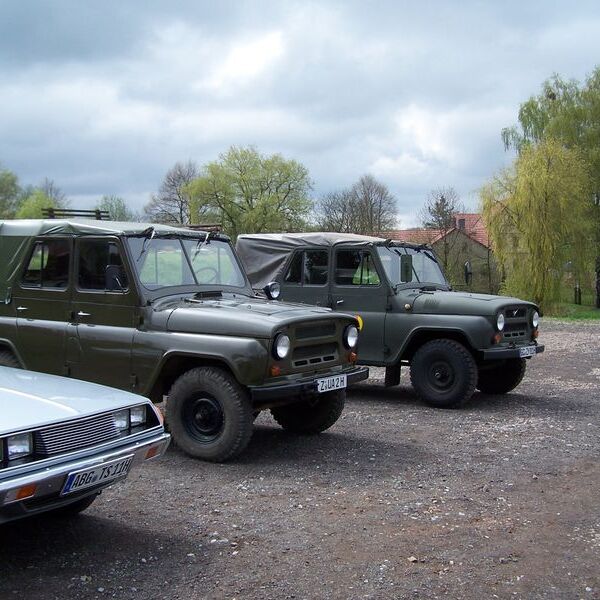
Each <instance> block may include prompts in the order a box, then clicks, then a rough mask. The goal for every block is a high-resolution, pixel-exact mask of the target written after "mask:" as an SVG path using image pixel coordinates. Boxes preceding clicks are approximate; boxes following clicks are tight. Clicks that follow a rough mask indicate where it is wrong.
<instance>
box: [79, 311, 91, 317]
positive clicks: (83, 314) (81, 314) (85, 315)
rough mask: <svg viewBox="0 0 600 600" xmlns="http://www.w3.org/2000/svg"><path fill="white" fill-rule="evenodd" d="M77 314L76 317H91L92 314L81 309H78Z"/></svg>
mask: <svg viewBox="0 0 600 600" xmlns="http://www.w3.org/2000/svg"><path fill="white" fill-rule="evenodd" d="M77 316H78V317H91V316H92V315H91V314H90V313H86V312H83V311H82V310H80V311H79V312H78V313H77Z"/></svg>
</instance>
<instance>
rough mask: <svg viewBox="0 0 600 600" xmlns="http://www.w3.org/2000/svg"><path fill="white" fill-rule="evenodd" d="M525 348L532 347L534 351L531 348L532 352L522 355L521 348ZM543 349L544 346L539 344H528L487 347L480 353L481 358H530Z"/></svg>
mask: <svg viewBox="0 0 600 600" xmlns="http://www.w3.org/2000/svg"><path fill="white" fill-rule="evenodd" d="M525 348H533V349H535V352H534V351H533V350H532V351H531V352H532V354H528V355H527V356H523V354H522V350H524V349H525ZM543 351H544V346H543V345H541V344H529V345H526V346H515V347H512V348H506V347H505V348H502V347H499V348H488V349H487V350H481V355H482V358H483V360H505V359H507V358H531V357H532V356H535V355H536V354H540V352H543Z"/></svg>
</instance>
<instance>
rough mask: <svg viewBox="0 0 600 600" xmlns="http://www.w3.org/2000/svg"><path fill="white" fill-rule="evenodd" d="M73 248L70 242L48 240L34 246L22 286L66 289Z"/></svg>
mask: <svg viewBox="0 0 600 600" xmlns="http://www.w3.org/2000/svg"><path fill="white" fill-rule="evenodd" d="M70 258H71V248H70V244H69V241H68V240H61V239H58V240H47V241H39V242H36V243H35V245H34V246H33V251H32V253H31V258H30V259H29V263H28V265H27V270H26V271H25V275H24V276H23V280H22V284H23V286H26V287H38V288H66V287H67V285H68V282H69V260H70Z"/></svg>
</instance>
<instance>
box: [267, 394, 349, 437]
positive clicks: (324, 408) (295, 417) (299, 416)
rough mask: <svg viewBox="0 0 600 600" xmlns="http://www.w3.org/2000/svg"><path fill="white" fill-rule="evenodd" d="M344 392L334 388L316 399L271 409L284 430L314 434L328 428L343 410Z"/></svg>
mask: <svg viewBox="0 0 600 600" xmlns="http://www.w3.org/2000/svg"><path fill="white" fill-rule="evenodd" d="M345 402H346V392H345V391H344V390H336V391H334V392H327V393H325V394H320V395H319V397H318V398H317V401H316V402H315V403H314V404H313V403H311V402H297V403H295V404H289V405H287V406H279V407H277V408H272V409H271V414H272V415H273V418H274V419H275V421H277V423H279V425H281V427H283V428H284V429H285V430H286V431H291V432H293V433H303V434H306V435H314V434H316V433H321V432H323V431H325V430H326V429H329V428H330V427H331V426H332V425H333V424H334V423H335V422H336V421H337V420H338V419H339V418H340V415H341V414H342V411H343V410H344V404H345Z"/></svg>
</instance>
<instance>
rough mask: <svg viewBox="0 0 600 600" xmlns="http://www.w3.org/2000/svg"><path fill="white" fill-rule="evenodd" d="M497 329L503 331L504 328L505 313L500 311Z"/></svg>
mask: <svg viewBox="0 0 600 600" xmlns="http://www.w3.org/2000/svg"><path fill="white" fill-rule="evenodd" d="M496 329H497V330H498V331H502V330H503V329H504V315H503V314H502V313H498V318H497V319H496Z"/></svg>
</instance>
